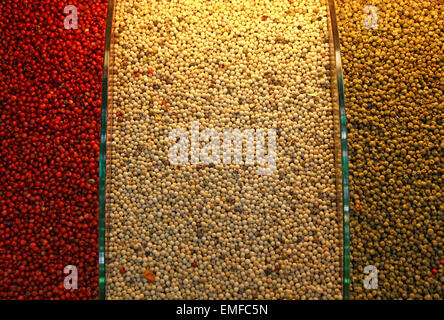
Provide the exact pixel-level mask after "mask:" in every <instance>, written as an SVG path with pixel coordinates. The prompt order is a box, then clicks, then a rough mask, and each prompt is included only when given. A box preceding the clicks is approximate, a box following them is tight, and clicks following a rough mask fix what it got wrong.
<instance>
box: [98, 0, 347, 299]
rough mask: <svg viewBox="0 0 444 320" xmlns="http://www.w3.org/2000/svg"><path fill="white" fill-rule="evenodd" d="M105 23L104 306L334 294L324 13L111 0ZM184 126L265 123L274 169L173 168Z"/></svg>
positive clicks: (314, 7) (335, 230)
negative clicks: (108, 47)
mask: <svg viewBox="0 0 444 320" xmlns="http://www.w3.org/2000/svg"><path fill="white" fill-rule="evenodd" d="M114 26H115V30H114V31H115V41H116V45H115V47H114V51H113V55H114V58H115V60H114V61H115V64H114V73H113V81H114V85H115V86H114V88H113V91H112V100H113V111H112V116H113V124H112V125H113V131H112V144H110V150H112V152H111V158H112V164H111V166H109V167H111V177H110V179H108V180H107V183H108V185H107V188H108V189H107V190H108V192H109V194H108V202H107V210H108V213H107V214H108V219H109V220H108V226H109V233H108V242H107V243H108V259H109V264H108V265H107V271H108V278H107V296H108V298H110V299H304V298H305V299H309V298H311V299H327V298H330V299H338V298H341V281H342V279H341V269H340V261H341V252H342V250H341V243H340V239H341V229H340V222H341V217H339V216H338V213H337V208H336V186H335V166H334V143H333V115H332V108H333V106H332V99H331V97H330V87H329V85H330V77H329V74H328V71H329V68H330V63H329V62H330V56H329V43H328V36H327V10H326V6H325V5H320V4H319V1H311V0H310V1H293V2H287V1H273V2H269V1H244V0H242V1H230V2H228V1H175V2H160V1H155V2H149V1H122V2H120V1H119V2H118V4H117V11H116V21H115V24H114ZM192 121H199V126H200V130H204V129H208V128H213V129H215V130H217V131H218V132H222V131H223V130H224V129H236V128H237V129H240V130H244V129H247V128H251V129H265V130H266V129H272V128H275V129H276V135H277V137H276V140H277V148H276V153H277V168H276V171H275V172H274V173H272V174H270V175H267V174H264V175H262V174H261V175H259V174H258V172H257V171H258V167H260V166H257V165H239V164H223V163H218V164H210V165H207V164H203V165H200V164H193V165H191V164H189V165H172V164H170V163H169V159H168V152H169V148H170V147H171V146H172V145H173V143H174V141H173V142H172V141H169V140H168V136H169V132H170V130H172V129H175V128H181V129H183V130H185V131H187V132H189V129H190V123H191V122H192ZM202 145H204V143H202ZM186 157H187V158H188V157H189V155H188V154H187V155H186ZM244 158H245V154H244ZM121 268H124V270H125V271H126V272H124V273H122V272H120V271H119V270H121ZM147 270H150V272H148V271H147ZM154 275H155V276H154Z"/></svg>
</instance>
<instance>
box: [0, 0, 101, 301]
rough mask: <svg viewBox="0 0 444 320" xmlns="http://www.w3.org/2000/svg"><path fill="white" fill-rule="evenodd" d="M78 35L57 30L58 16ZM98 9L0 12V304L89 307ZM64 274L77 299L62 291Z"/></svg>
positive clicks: (34, 7)
mask: <svg viewBox="0 0 444 320" xmlns="http://www.w3.org/2000/svg"><path fill="white" fill-rule="evenodd" d="M68 4H69V5H74V6H76V7H77V9H78V18H79V22H78V27H79V28H78V29H77V30H66V29H64V24H63V22H64V19H65V17H66V16H67V14H65V13H64V12H63V10H64V8H65V6H67V5H68ZM106 9H107V3H106V0H94V1H93V0H87V1H86V0H84V1H75V0H73V1H69V3H68V2H67V1H58V0H40V1H30V0H22V1H1V2H0V29H1V30H2V32H1V33H0V44H1V45H0V299H96V298H97V297H98V265H97V261H98V258H97V252H98V244H97V243H98V239H97V237H98V231H97V230H98V228H97V223H98V221H97V220H98V191H97V190H98V156H99V126H100V104H101V78H102V64H103V48H104V36H105V24H106V22H105V17H106ZM67 265H74V266H76V267H77V270H78V289H77V290H67V289H65V288H64V278H65V276H66V275H65V274H64V273H63V270H64V268H65V266H67Z"/></svg>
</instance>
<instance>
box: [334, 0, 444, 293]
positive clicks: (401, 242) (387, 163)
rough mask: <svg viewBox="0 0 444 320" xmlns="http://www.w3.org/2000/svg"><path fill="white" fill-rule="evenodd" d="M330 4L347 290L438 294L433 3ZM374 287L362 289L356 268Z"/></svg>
mask: <svg viewBox="0 0 444 320" xmlns="http://www.w3.org/2000/svg"><path fill="white" fill-rule="evenodd" d="M367 4H368V3H367V2H365V1H354V0H353V1H348V0H347V1H341V0H338V1H337V2H336V7H337V14H338V24H339V32H340V38H341V50H342V56H343V65H344V83H345V87H346V88H345V90H346V106H347V121H348V131H349V134H348V139H349V150H350V183H351V187H350V193H351V219H350V220H351V263H352V280H351V285H352V292H351V297H352V298H357V299H366V298H374V299H401V298H402V299H424V298H425V299H442V298H443V296H444V291H443V280H444V279H443V277H444V269H443V265H442V264H441V263H440V261H442V259H443V256H444V255H443V232H444V226H443V221H444V210H443V204H442V190H441V187H442V175H443V169H442V156H443V150H442V134H443V126H442V117H443V100H442V96H443V61H442V59H443V47H442V44H443V40H444V34H443V27H442V25H443V18H444V13H443V12H444V4H443V2H442V1H422V0H419V1H418V0H414V1H413V0H412V1H411V0H408V1H396V2H395V1H381V0H376V1H372V2H371V4H373V5H374V6H376V8H377V10H378V11H377V12H378V28H377V29H374V30H367V29H365V28H364V17H365V14H364V13H363V10H364V7H365V5H367ZM366 265H374V266H376V267H377V268H378V271H379V289H377V290H365V289H364V288H363V281H364V277H365V276H366V275H365V274H364V273H363V270H364V267H365V266H366Z"/></svg>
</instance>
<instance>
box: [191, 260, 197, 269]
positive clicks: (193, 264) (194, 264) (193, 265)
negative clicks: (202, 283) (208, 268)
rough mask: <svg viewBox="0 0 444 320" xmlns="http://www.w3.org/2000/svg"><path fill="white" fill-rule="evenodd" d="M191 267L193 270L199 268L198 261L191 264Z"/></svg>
mask: <svg viewBox="0 0 444 320" xmlns="http://www.w3.org/2000/svg"><path fill="white" fill-rule="evenodd" d="M191 266H192V267H193V268H196V267H197V262H196V260H194V261H193V263H192V264H191Z"/></svg>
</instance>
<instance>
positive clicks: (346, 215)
mask: <svg viewBox="0 0 444 320" xmlns="http://www.w3.org/2000/svg"><path fill="white" fill-rule="evenodd" d="M328 5H329V9H330V19H331V27H332V33H333V45H334V53H335V68H336V77H337V85H338V99H339V117H340V135H341V166H342V206H343V208H342V210H343V298H344V299H349V297H350V190H349V179H348V148H347V120H346V116H345V99H344V79H343V74H342V59H341V48H340V44H339V33H338V24H337V20H336V9H335V3H334V0H328Z"/></svg>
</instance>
